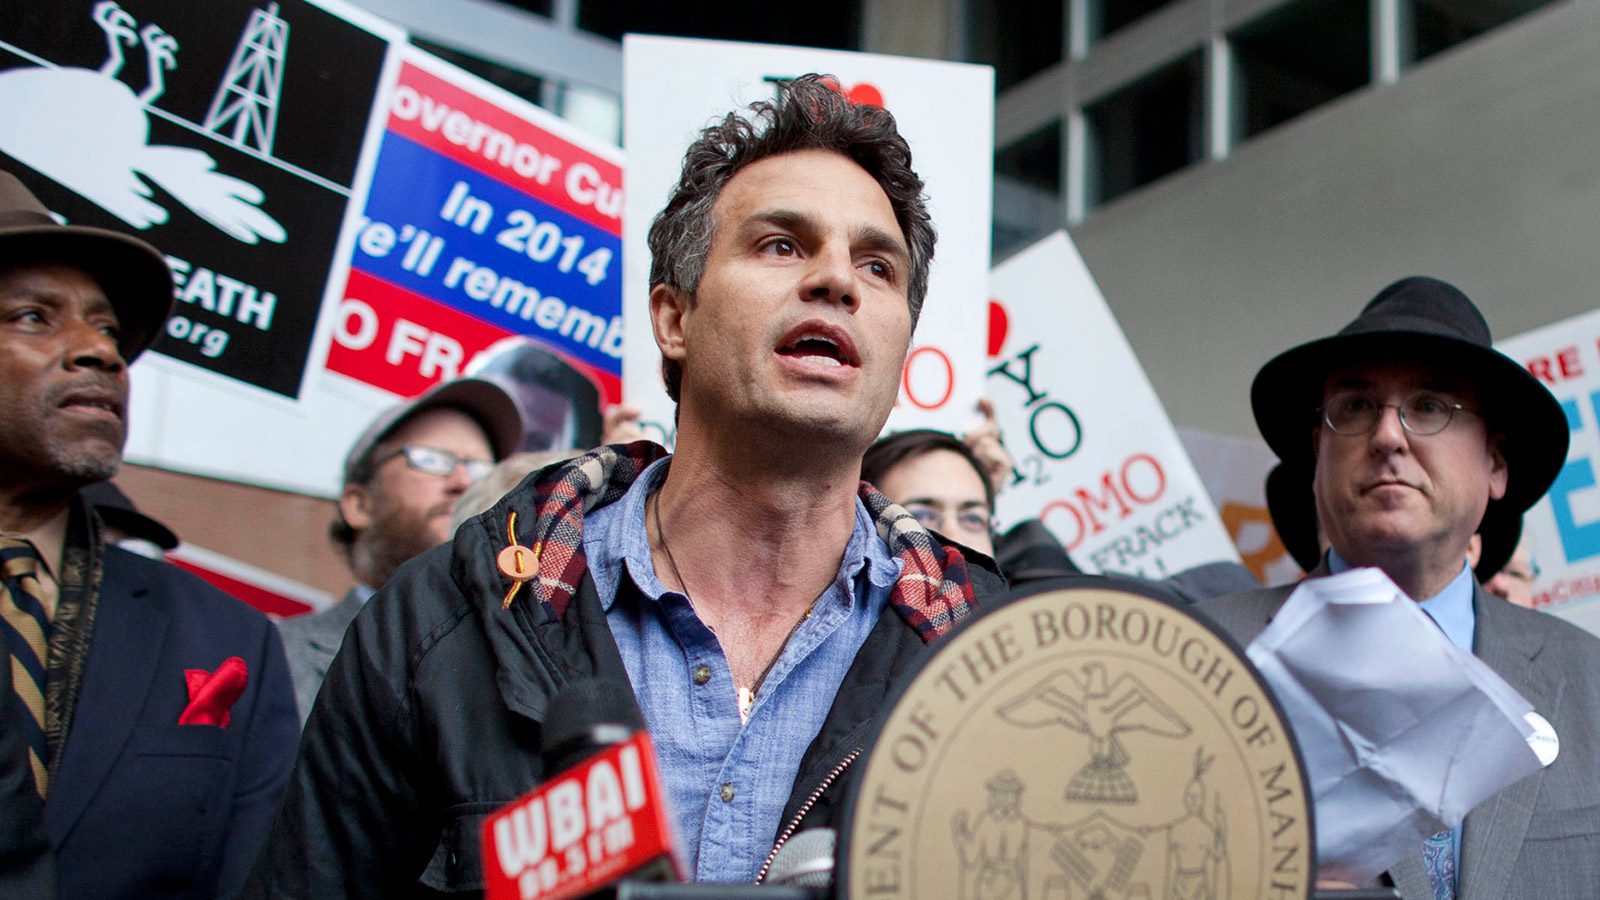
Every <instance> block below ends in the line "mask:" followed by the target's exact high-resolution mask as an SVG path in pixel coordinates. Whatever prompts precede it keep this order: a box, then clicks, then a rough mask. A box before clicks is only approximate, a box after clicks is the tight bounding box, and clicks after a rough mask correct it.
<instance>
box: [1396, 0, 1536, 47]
mask: <svg viewBox="0 0 1600 900" xmlns="http://www.w3.org/2000/svg"><path fill="white" fill-rule="evenodd" d="M1550 2H1551V0H1411V23H1412V35H1413V36H1414V44H1413V46H1412V50H1411V54H1410V59H1412V60H1424V59H1427V58H1428V57H1430V56H1432V55H1434V54H1435V53H1438V52H1440V51H1442V50H1448V49H1449V48H1451V47H1454V46H1455V45H1456V44H1459V43H1461V42H1462V41H1465V40H1469V39H1471V38H1475V37H1477V36H1478V35H1480V34H1483V33H1484V32H1485V31H1488V30H1489V29H1491V28H1497V27H1499V26H1501V25H1504V24H1505V23H1507V22H1509V21H1511V20H1512V19H1515V18H1516V17H1518V16H1520V15H1522V14H1523V13H1526V12H1530V11H1532V10H1535V9H1538V8H1539V7H1541V6H1546V5H1548V4H1549V3H1550Z"/></svg>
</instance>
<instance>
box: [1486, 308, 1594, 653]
mask: <svg viewBox="0 0 1600 900" xmlns="http://www.w3.org/2000/svg"><path fill="white" fill-rule="evenodd" d="M1495 348H1496V349H1498V350H1500V351H1501V352H1503V353H1505V354H1506V355H1508V356H1510V357H1511V358H1512V359H1514V360H1516V361H1517V362H1519V363H1521V364H1522V365H1523V366H1524V367H1526V368H1527V370H1528V371H1530V372H1532V373H1533V374H1534V375H1535V376H1536V377H1538V378H1539V380H1540V381H1543V382H1544V383H1545V386H1546V387H1548V388H1550V390H1551V391H1552V392H1553V393H1554V394H1555V395H1556V399H1557V400H1559V401H1561V408H1562V409H1563V410H1564V411H1565V412H1566V414H1567V427H1568V428H1569V429H1571V440H1572V445H1571V447H1570V448H1569V449H1568V451H1567V463H1566V465H1565V466H1563V467H1562V469H1561V474H1560V475H1558V476H1556V480H1555V484H1553V485H1551V486H1550V491H1549V493H1547V494H1546V495H1545V496H1544V498H1543V499H1541V500H1540V501H1539V502H1538V503H1536V504H1534V506H1533V508H1532V509H1530V510H1528V512H1527V513H1526V514H1525V515H1524V516H1523V518H1522V529H1523V534H1524V536H1525V539H1528V540H1531V541H1532V547H1533V562H1534V565H1535V567H1536V568H1537V570H1538V576H1537V577H1536V578H1535V579H1534V583H1533V603H1534V608H1535V609H1542V610H1544V611H1546V612H1550V613H1554V614H1556V615H1558V616H1561V617H1562V618H1565V619H1568V620H1569V621H1572V622H1574V623H1576V624H1578V625H1581V626H1583V627H1584V628H1587V629H1588V630H1589V631H1592V632H1595V633H1596V634H1600V484H1597V481H1596V463H1597V462H1600V311H1595V312H1590V313H1585V314H1583V315H1581V316H1575V317H1573V318H1571V319H1567V320H1565V321H1562V322H1556V323H1555V324H1552V325H1547V326H1545V327H1543V328H1539V329H1536V330H1534V331H1530V332H1527V333H1526V334H1521V335H1518V336H1516V337H1513V338H1510V339H1508V340H1504V341H1500V342H1499V343H1497V344H1496V345H1495Z"/></svg>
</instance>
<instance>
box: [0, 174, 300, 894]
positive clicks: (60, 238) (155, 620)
mask: <svg viewBox="0 0 1600 900" xmlns="http://www.w3.org/2000/svg"><path fill="white" fill-rule="evenodd" d="M172 302H173V296H172V277H171V274H170V273H169V271H168V269H167V266H166V263H165V261H164V260H163V259H162V257H161V254H160V253H159V252H157V251H156V249H155V248H154V247H151V246H150V245H149V244H146V243H145V242H143V241H140V240H137V239H135V238H132V237H129V236H127V235H124V234H119V233H117V232H114V231H106V230H102V229H98V228H86V227H78V226H63V225H59V224H57V223H56V221H55V220H54V219H53V218H52V217H51V216H50V214H49V212H48V211H47V210H46V209H45V208H44V207H43V206H42V205H41V204H40V203H39V201H38V200H37V199H36V198H34V196H33V195H32V194H31V193H30V192H29V191H28V190H27V188H25V187H24V186H23V185H22V183H21V182H20V181H18V180H17V179H16V178H15V177H14V176H12V175H10V174H8V173H5V172H0V576H3V577H0V636H3V637H4V638H5V651H6V654H7V656H8V659H7V660H5V662H4V665H5V667H6V669H7V670H8V671H9V673H10V674H11V676H12V677H11V678H10V680H9V681H8V682H7V687H8V689H7V690H6V691H5V693H4V695H0V705H3V708H0V713H3V719H0V729H3V731H4V735H3V737H4V740H0V896H5V897H11V896H18V897H30V898H31V897H49V896H51V895H52V894H55V895H58V896H60V897H63V898H67V897H97V898H112V897H127V898H159V897H179V896H182V897H231V896H233V895H234V894H236V893H237V892H238V890H239V888H240V886H241V884H242V883H243V881H244V876H245V871H246V867H248V866H249V864H250V863H251V862H252V861H253V860H254V857H255V854H256V853H257V851H258V850H259V849H260V846H261V841H262V839H263V836H264V835H265V833H266V828H267V824H268V820H269V818H270V816H271V814H272V810H273V808H274V807H275V806H276V804H277V799H278V795H279V794H280V793H281V791H282V789H283V785H284V782H285V780H286V779H287V777H288V774H289V768H290V766H291V765H292V763H293V761H294V751H295V742H296V735H297V730H296V727H295V711H294V695H293V693H292V691H291V688H290V684H289V674H288V668H287V665H286V663H285V662H284V656H283V645H282V644H281V643H280V642H279V640H278V636H277V632H276V631H275V630H274V629H273V628H272V626H271V624H270V623H268V621H267V619H266V617H265V616H264V615H262V614H261V613H259V612H257V611H256V610H254V609H251V608H249V607H248V606H245V605H244V604H243V603H240V602H239V601H237V600H235V599H233V598H232V597H229V596H227V595H226V594H223V593H222V592H221V591H218V590H217V589H215V588H213V587H211V586H210V585H208V584H206V583H205V582H203V581H201V580H200V579H198V578H195V577H194V576H192V575H189V574H188V573H186V572H184V571H182V570H180V569H178V568H176V567H174V566H170V565H167V564H165V563H161V562H156V561H154V560H150V559H146V558H144V557H142V556H137V555H135V554H132V553H129V552H127V551H125V550H122V549H120V548H118V547H116V546H113V545H112V544H111V542H110V541H109V540H107V538H106V535H105V529H104V526H103V524H102V523H101V521H100V518H99V516H98V515H96V514H95V512H94V510H93V508H92V507H91V506H90V503H89V501H88V500H86V499H85V498H84V497H83V496H82V495H81V494H80V493H79V490H80V489H81V488H83V487H85V486H87V485H90V484H93V483H95V482H98V481H102V480H104V479H106V478H109V477H111V475H112V474H114V473H115V472H116V470H117V467H118V466H119V465H120V464H121V462H122V446H123V442H124V441H125V439H126V437H127V413H128V365H129V363H131V362H132V361H133V359H134V358H135V357H136V356H138V355H139V353H140V352H142V351H143V350H144V349H145V348H146V347H148V346H149V345H150V343H151V342H152V341H154V340H155V339H156V337H157V335H159V334H160V332H161V329H162V325H163V322H165V320H166V317H167V313H168V311H169V310H170V309H171V307H172ZM41 838H42V839H41ZM41 845H43V846H41ZM19 853H29V854H33V858H32V862H29V863H27V864H15V863H14V860H17V859H18V858H19V857H18V854H19ZM40 853H42V854H43V856H42V860H41V858H40V855H39V854H40ZM52 865H53V866H54V871H53V873H52V872H51V866H52Z"/></svg>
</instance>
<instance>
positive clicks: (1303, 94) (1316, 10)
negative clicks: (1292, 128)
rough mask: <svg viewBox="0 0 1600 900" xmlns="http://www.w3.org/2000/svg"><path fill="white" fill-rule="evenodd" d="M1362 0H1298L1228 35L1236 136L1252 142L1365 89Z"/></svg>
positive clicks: (1368, 70)
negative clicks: (1353, 92)
mask: <svg viewBox="0 0 1600 900" xmlns="http://www.w3.org/2000/svg"><path fill="white" fill-rule="evenodd" d="M1367 7H1368V5H1367V4H1366V3H1357V2H1354V0H1297V2H1294V3H1289V4H1287V5H1285V6H1282V7H1279V8H1278V9H1275V10H1273V11H1272V12H1270V13H1268V14H1266V15H1264V16H1262V17H1261V18H1259V19H1256V20H1255V21H1253V22H1251V23H1250V24H1248V25H1245V26H1244V27H1242V28H1240V29H1239V30H1238V31H1236V32H1234V33H1233V34H1231V35H1229V40H1231V41H1232V43H1233V56H1234V60H1235V62H1236V68H1235V72H1236V75H1237V79H1236V84H1235V87H1236V90H1237V94H1236V96H1237V97H1238V102H1237V103H1236V104H1235V107H1236V110H1237V114H1238V121H1236V123H1235V129H1236V133H1235V136H1236V137H1250V136H1252V135H1256V134H1260V133H1261V132H1263V131H1265V130H1267V129H1268V128H1271V127H1273V126H1275V125H1279V124H1282V123H1283V122H1287V121H1288V120H1290V119H1292V118H1294V117H1295V116H1298V115H1300V114H1301V113H1304V112H1307V111H1308V110H1312V109H1315V108H1316V107H1318V106H1321V105H1322V104H1324V103H1327V102H1328V101H1329V100H1333V99H1334V98H1336V97H1339V96H1342V95H1344V94H1348V93H1349V92H1351V91H1353V90H1355V89H1356V88H1359V87H1361V86H1363V85H1365V84H1366V83H1367V82H1368V81H1369V80H1370V79H1371V76H1372V63H1371V59H1372V42H1371V38H1370V27H1371V26H1370V20H1369V13H1368V8H1367Z"/></svg>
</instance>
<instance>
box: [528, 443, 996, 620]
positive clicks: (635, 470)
mask: <svg viewBox="0 0 1600 900" xmlns="http://www.w3.org/2000/svg"><path fill="white" fill-rule="evenodd" d="M666 455H667V451H666V450H665V449H664V448H662V447H660V446H658V445H656V444H653V443H651V442H649V441H637V442H635V443H632V444H617V445H613V446H607V447H601V448H599V449H598V450H595V451H593V452H591V453H588V454H585V455H584V456H580V457H578V458H577V459H575V460H573V461H572V462H570V463H568V464H567V465H566V466H564V467H562V468H561V469H559V470H557V471H556V472H554V473H552V474H551V475H549V476H547V477H546V478H545V479H544V480H542V481H540V482H539V483H538V484H537V485H536V486H535V498H536V499H535V510H534V516H533V523H532V527H531V528H528V529H526V533H525V535H524V537H525V540H523V541H521V543H524V544H526V545H528V546H531V547H533V549H534V552H535V553H536V554H537V556H538V559H539V572H538V577H536V578H534V579H533V580H532V581H530V582H529V583H528V587H529V588H530V589H532V590H533V592H534V596H535V597H537V598H538V599H539V600H540V601H541V602H543V603H545V604H546V605H547V606H548V607H549V609H550V611H551V612H552V613H554V615H555V616H556V617H557V618H561V617H562V616H565V615H566V612H567V606H568V605H569V604H570V603H571V602H572V597H573V595H574V594H576V593H577V591H578V583H579V582H580V581H581V580H582V579H583V573H584V571H585V570H586V568H587V565H588V563H587V560H585V558H584V555H583V519H584V516H585V515H586V514H587V513H588V512H589V510H591V509H594V508H596V507H599V506H604V505H606V504H608V503H612V502H615V501H616V500H617V499H618V498H620V497H621V496H622V495H623V494H625V493H627V491H628V488H629V487H630V486H632V484H633V482H634V481H635V480H636V479H637V478H638V477H639V474H640V473H641V472H643V471H644V470H645V468H646V467H648V466H649V465H650V464H651V463H653V462H655V461H656V460H658V459H661V458H662V457H664V456H666ZM860 497H861V500H862V502H863V503H865V504H866V507H867V512H869V513H871V515H872V517H873V520H874V523H875V525H876V527H877V531H878V536H879V537H881V538H882V539H883V540H884V542H885V543H886V544H888V546H889V553H890V554H891V555H892V556H894V557H896V558H897V559H899V560H900V561H901V563H902V564H903V565H902V566H901V570H900V579H899V580H898V581H896V582H895V586H894V590H893V591H892V592H891V593H890V595H889V605H890V606H891V607H892V608H893V609H894V611H895V612H896V613H898V614H899V615H900V617H901V618H903V619H905V621H906V623H907V624H908V625H910V626H911V627H912V628H913V629H914V630H915V631H916V633H917V636H918V637H920V638H922V640H923V642H924V643H928V642H931V641H932V640H934V639H935V638H937V637H939V636H940V635H942V634H944V633H945V632H947V631H949V630H950V629H951V627H953V626H954V625H955V624H956V623H957V622H959V621H961V620H962V619H964V618H966V617H967V616H969V615H971V614H972V613H973V612H975V611H976V610H977V602H976V601H975V600H974V599H973V595H972V582H971V581H970V579H969V578H968V575H967V562H966V560H965V559H963V558H962V556H961V552H960V551H959V550H957V549H955V548H954V547H941V546H939V543H938V542H937V541H935V540H934V539H933V536H932V535H930V534H928V532H927V530H925V529H924V528H923V527H922V526H921V525H918V524H917V520H916V519H913V518H912V517H911V514H910V513H908V512H906V511H905V510H904V509H901V508H900V507H899V506H896V505H895V504H893V503H890V502H889V498H887V497H885V496H883V494H881V493H879V492H878V489H877V488H874V487H873V486H872V485H870V484H867V483H866V482H865V481H863V482H861V492H860ZM508 538H511V539H512V540H515V536H510V535H508Z"/></svg>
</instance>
